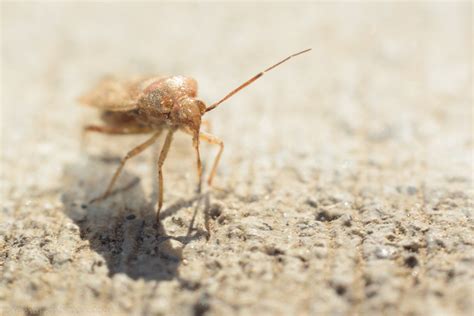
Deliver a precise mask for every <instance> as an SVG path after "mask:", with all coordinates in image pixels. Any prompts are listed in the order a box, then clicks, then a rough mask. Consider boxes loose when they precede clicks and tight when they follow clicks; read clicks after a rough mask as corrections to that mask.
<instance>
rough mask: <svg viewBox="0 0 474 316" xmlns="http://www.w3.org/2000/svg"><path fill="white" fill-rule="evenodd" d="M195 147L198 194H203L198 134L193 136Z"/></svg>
mask: <svg viewBox="0 0 474 316" xmlns="http://www.w3.org/2000/svg"><path fill="white" fill-rule="evenodd" d="M193 146H194V149H195V150H196V162H197V173H198V192H199V193H201V179H202V163H201V154H200V153H199V134H198V133H196V134H195V135H194V136H193Z"/></svg>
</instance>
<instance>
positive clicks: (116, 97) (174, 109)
mask: <svg viewBox="0 0 474 316" xmlns="http://www.w3.org/2000/svg"><path fill="white" fill-rule="evenodd" d="M310 50H311V49H306V50H304V51H301V52H299V53H296V54H293V55H290V56H288V57H286V58H285V59H283V60H281V61H280V62H278V63H276V64H274V65H273V66H271V67H269V68H267V69H265V70H264V71H262V72H260V73H258V74H257V75H255V76H253V77H252V78H250V79H249V80H247V81H245V82H244V83H243V84H241V85H240V86H239V87H237V88H235V89H234V90H232V91H231V92H229V93H228V94H227V95H226V96H225V97H224V98H222V99H221V100H219V101H218V102H216V103H213V104H212V105H210V106H208V107H207V106H206V105H205V103H204V102H202V101H201V100H199V99H197V98H196V96H197V82H196V80H194V79H193V78H190V77H184V76H169V77H152V76H149V77H139V78H132V79H128V80H121V79H117V78H113V77H106V78H104V79H102V81H100V82H99V83H98V84H97V85H96V87H95V88H94V89H92V91H90V92H88V93H87V94H85V95H84V96H82V97H81V98H80V99H79V101H80V102H81V103H83V104H86V105H90V106H93V107H96V108H98V109H99V110H101V111H102V116H101V118H102V121H103V122H104V123H105V124H104V125H102V126H97V125H87V126H85V127H84V131H85V132H87V131H93V132H99V133H105V134H143V133H152V136H151V137H150V138H149V139H148V140H147V141H145V142H144V143H142V144H140V145H138V146H137V147H135V148H133V149H132V150H130V151H129V152H128V153H127V154H126V155H125V157H124V158H123V159H122V160H121V162H120V165H119V167H118V168H117V170H116V171H115V174H114V175H113V177H112V180H111V181H110V183H109V186H108V187H107V190H105V192H104V193H103V194H102V195H101V196H99V197H97V198H95V199H93V200H92V201H91V202H94V201H97V200H101V199H105V198H106V197H107V196H109V195H110V193H111V191H112V188H113V186H114V184H115V182H116V181H117V178H118V176H119V175H120V172H121V171H122V169H123V167H124V165H125V163H126V162H127V160H128V159H130V158H132V157H134V156H136V155H138V154H140V153H141V152H142V151H144V150H145V149H146V148H148V147H150V146H151V145H152V144H153V143H155V142H156V140H157V139H158V137H159V136H160V134H161V132H162V131H163V130H164V129H166V130H168V133H167V135H166V138H165V142H164V144H163V147H162V149H161V152H160V156H159V158H158V182H159V193H158V210H157V221H159V216H160V210H161V207H162V206H163V170H162V167H163V163H164V162H165V159H166V155H167V154H168V150H169V148H170V144H171V140H172V137H173V134H174V132H176V131H177V130H178V129H180V130H182V131H184V132H186V133H188V134H191V135H192V137H193V146H194V149H195V150H196V154H197V155H196V156H197V172H198V179H199V188H200V187H201V175H202V166H201V158H200V154H199V141H200V140H203V141H206V142H208V143H211V144H215V145H219V147H220V148H219V152H218V153H217V156H216V158H215V159H214V164H213V165H212V169H211V173H210V175H209V178H208V180H207V181H208V184H209V185H211V184H212V179H213V178H214V176H215V174H216V170H217V165H218V164H219V159H220V158H221V155H222V151H223V150H224V142H223V141H222V140H220V139H219V138H217V137H216V136H214V135H211V134H209V133H206V132H202V131H200V127H201V124H202V120H201V117H202V116H203V115H204V114H205V113H207V112H209V111H212V110H214V109H215V108H216V107H217V106H219V104H221V103H222V102H224V101H225V100H227V99H229V98H230V97H231V96H233V95H234V94H236V93H237V92H239V91H240V90H241V89H243V88H245V87H246V86H248V85H249V84H251V83H252V82H254V81H255V80H257V79H258V78H260V77H261V76H263V74H264V73H266V72H267V71H270V70H272V69H273V68H275V67H277V66H279V65H280V64H282V63H284V62H285V61H287V60H289V59H290V58H292V57H295V56H297V55H300V54H303V53H306V52H308V51H310Z"/></svg>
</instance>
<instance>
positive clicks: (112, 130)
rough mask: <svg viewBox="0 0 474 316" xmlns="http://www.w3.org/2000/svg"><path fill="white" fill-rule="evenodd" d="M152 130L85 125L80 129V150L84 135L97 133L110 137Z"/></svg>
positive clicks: (83, 142)
mask: <svg viewBox="0 0 474 316" xmlns="http://www.w3.org/2000/svg"><path fill="white" fill-rule="evenodd" d="M151 131H152V130H151V129H149V128H146V127H118V126H100V125H86V126H84V128H83V129H82V134H81V148H83V147H84V144H85V139H86V133H87V132H97V133H103V134H110V135H127V134H146V133H150V132H151Z"/></svg>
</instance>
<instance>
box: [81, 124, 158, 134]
mask: <svg viewBox="0 0 474 316" xmlns="http://www.w3.org/2000/svg"><path fill="white" fill-rule="evenodd" d="M150 131H151V129H149V128H145V127H116V126H100V125H86V126H84V129H83V132H84V133H87V132H98V133H103V134H115V135H118V134H124V135H125V134H143V133H149V132H150Z"/></svg>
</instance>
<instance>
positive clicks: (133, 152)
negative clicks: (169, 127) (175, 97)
mask: <svg viewBox="0 0 474 316" xmlns="http://www.w3.org/2000/svg"><path fill="white" fill-rule="evenodd" d="M160 134H161V130H159V131H157V132H156V133H155V134H153V136H152V137H151V138H149V139H148V140H147V141H146V142H144V143H142V144H140V145H138V146H137V147H135V148H133V149H132V150H130V151H129V152H128V153H127V154H126V155H125V157H123V158H122V161H121V162H120V165H119V166H118V168H117V170H116V171H115V173H114V176H113V177H112V180H111V181H110V183H109V186H108V187H107V190H106V191H105V193H104V194H102V195H101V196H100V197H98V198H95V199H93V200H92V201H91V203H92V202H95V201H97V200H103V199H105V198H106V197H107V196H109V194H110V192H111V191H112V188H113V186H114V184H115V181H117V178H118V176H119V175H120V172H122V169H123V167H124V166H125V163H126V162H127V160H128V159H130V158H132V157H134V156H136V155H138V154H139V153H141V152H142V151H144V150H145V149H147V148H148V147H150V146H151V145H152V144H153V143H154V142H155V141H156V139H157V138H158V137H159V136H160Z"/></svg>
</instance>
